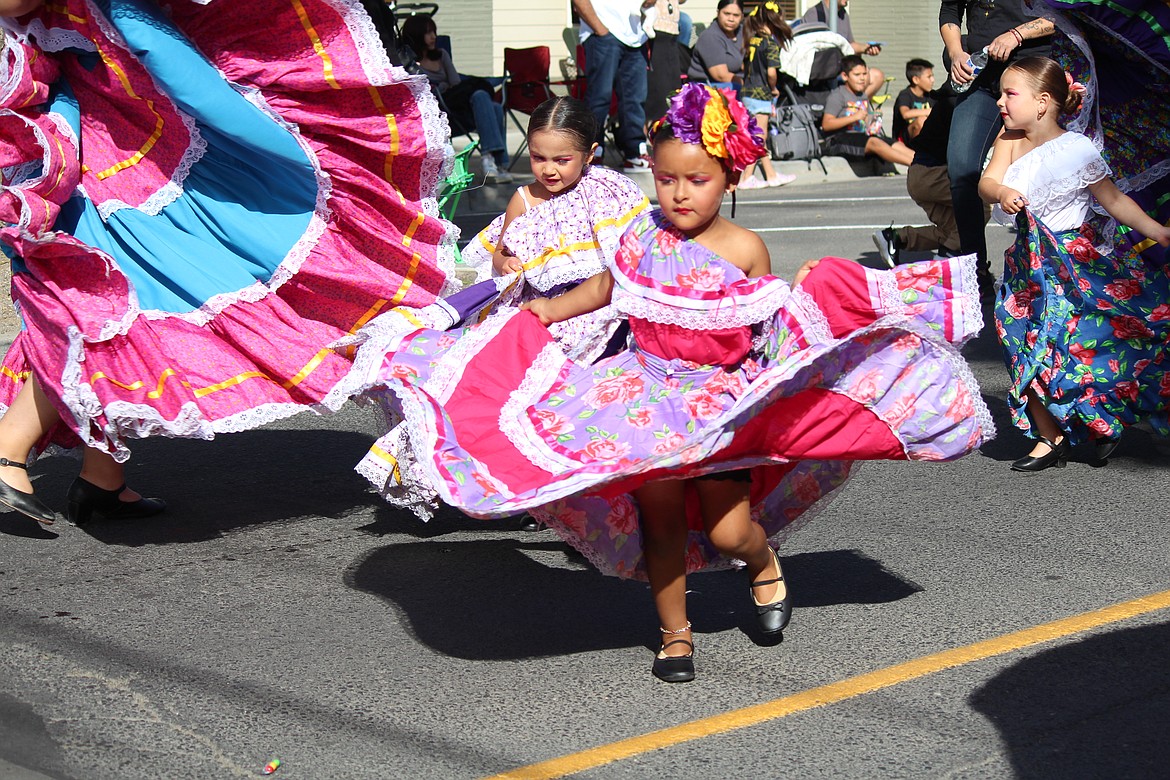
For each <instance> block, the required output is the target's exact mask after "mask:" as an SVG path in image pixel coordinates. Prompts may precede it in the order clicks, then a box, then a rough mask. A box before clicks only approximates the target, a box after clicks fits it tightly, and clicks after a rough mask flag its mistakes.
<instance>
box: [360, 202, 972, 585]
mask: <svg viewBox="0 0 1170 780" xmlns="http://www.w3.org/2000/svg"><path fill="white" fill-rule="evenodd" d="M611 270H612V273H613V277H614V290H613V299H612V305H613V306H614V307H615V308H616V309H617V310H618V311H619V312H621V314H622V315H623V316H625V317H626V318H627V319H628V320H629V322H630V328H631V343H630V346H629V348H628V349H627V350H625V351H623V352H621V353H619V354H617V355H615V356H612V357H609V358H604V359H602V360H600V361H598V362H597V363H595V364H592V365H582V364H578V363H575V362H574V361H572V360H570V359H568V358H566V356H565V354H564V351H563V350H562V349H561V347H560V346H559V345H558V344H557V342H556V341H555V339H553V338H552V337H551V336H550V334H549V332H548V330H547V329H546V328H545V327H544V326H542V325H541V324H540V322H539V321H538V320H537V319H536V317H534V316H533V315H532V314H531V313H528V312H516V313H515V314H514V315H512V316H509V317H493V318H492V319H491V320H490V321H489V322H487V323H484V325H482V326H479V327H470V328H466V329H464V330H462V331H459V332H436V331H430V330H419V331H416V332H414V333H412V334H409V335H407V336H405V337H404V338H402V339H401V341H400V342H399V343H398V344H397V345H396V349H395V351H393V352H391V353H389V354H387V355H386V356H385V360H384V363H383V365H382V367H381V369H380V372H379V377H380V381H381V382H382V383H383V384H384V385H385V387H386V392H385V395H387V396H388V397H390V398H391V402H392V404H393V405H394V406H395V407H396V408H397V409H398V410H399V411H400V412H401V414H402V416H403V418H404V420H405V422H404V424H403V425H402V426H401V429H402V430H403V431H405V441H406V442H408V443H409V450H410V456H411V457H410V459H409V461H405V462H404V461H403V460H401V459H397V458H395V457H393V456H391V455H389V453H388V451H387V448H386V447H385V446H384V442H383V441H381V440H380V441H379V442H378V443H377V444H375V446H374V447H373V448H372V449H371V451H370V453H369V454H368V455H367V456H366V458H365V459H364V460H363V461H362V462H361V463H360V464H359V466H358V471H359V472H361V473H362V474H364V475H365V476H367V477H368V478H369V479H370V480H371V481H372V482H374V484H375V485H376V486H377V487H378V488H379V490H381V491H382V492H383V494H384V495H385V496H386V497H387V498H388V500H390V501H392V502H394V503H398V504H403V505H408V506H411V507H412V508H414V509H416V511H419V512H420V514H425V513H426V512H427V511H428V508H429V507H428V502H433V501H435V500H436V499H438V500H441V501H443V502H445V503H448V504H450V505H452V506H455V507H458V508H459V509H461V510H463V511H464V512H466V513H468V514H470V515H473V516H476V517H484V518H492V517H502V516H508V515H512V514H515V513H517V512H519V511H522V510H529V511H531V512H532V513H533V514H534V515H535V516H536V517H538V518H539V519H541V520H544V521H546V522H548V523H549V524H550V525H551V526H552V527H553V528H554V529H555V530H556V531H557V533H558V534H560V535H561V536H562V537H563V538H564V539H565V540H566V541H568V542H569V543H570V544H572V545H573V546H574V547H576V548H577V549H578V550H580V551H581V552H582V553H583V554H584V555H585V556H586V557H587V558H588V559H589V560H590V561H592V562H593V563H594V564H595V565H596V566H597V567H598V568H599V569H600V570H601V571H603V572H605V573H608V574H616V575H618V576H622V577H631V576H637V577H644V576H645V572H644V568H643V564H642V552H641V539H640V529H639V522H638V511H637V506H636V504H635V502H634V500H633V498H632V497H631V496H630V490H632V489H633V488H635V487H637V486H638V485H640V484H643V483H645V482H647V481H651V480H657V479H679V478H687V477H694V476H700V475H703V474H710V473H715V472H720V471H727V470H733V469H750V470H751V474H752V487H751V501H752V514H753V517H755V518H756V519H757V520H758V521H759V522H760V523H761V524H762V525H763V526H764V528H765V530H766V531H767V533H768V536H769V537H770V538H771V539H772V540H773V541H778V540H779V539H780V538H781V537H782V536H783V535H785V534H787V533H788V532H790V531H791V530H792V529H793V528H794V527H795V525H794V524H795V521H797V520H798V519H799V518H801V517H802V516H804V517H807V516H809V515H808V510H810V509H811V508H813V507H815V506H817V505H818V504H820V503H822V502H824V501H826V500H827V499H828V498H829V497H830V496H831V495H832V494H833V493H834V492H835V491H836V490H837V489H838V488H840V487H841V485H842V484H843V483H844V481H845V479H846V477H847V476H848V474H849V470H850V466H851V461H854V460H861V459H877V458H890V459H907V458H910V459H919V460H947V459H952V458H957V457H959V456H961V455H963V454H965V453H967V452H970V451H971V450H972V449H974V448H975V447H977V446H979V444H980V443H981V442H982V441H983V440H984V439H985V438H987V437H988V436H990V435H991V433H992V425H991V422H990V417H989V415H988V413H987V410H986V409H985V408H984V406H983V403H982V401H981V400H980V395H979V391H978V388H977V387H976V386H975V383H974V380H973V378H972V376H971V374H970V372H969V371H968V369H967V366H966V364H965V363H964V361H963V359H962V358H961V357H960V356H959V354H958V352H957V350H956V349H955V348H954V346H952V342H961V341H963V340H964V339H966V338H967V337H969V336H971V335H972V334H974V333H975V332H977V331H978V329H979V327H980V325H981V323H982V319H981V314H980V309H979V302H978V296H977V292H976V291H977V286H976V284H975V279H974V264H973V261H972V258H970V257H968V258H962V259H956V260H948V261H934V262H930V263H920V264H916V265H909V266H903V267H900V268H898V269H897V270H895V271H889V272H885V271H883V272H876V271H870V270H867V269H864V268H862V267H861V266H859V265H857V264H855V263H852V262H849V261H846V260H839V259H833V258H827V259H825V260H823V261H822V262H821V264H820V265H819V266H818V267H817V268H816V269H815V270H814V271H813V272H812V273H811V274H810V275H809V276H808V278H807V279H806V280H805V281H804V283H802V285H800V286H799V287H797V288H795V289H790V288H789V286H788V285H787V284H786V283H785V282H784V281H783V280H781V279H778V278H776V277H772V276H765V277H760V278H751V279H749V278H746V277H745V276H744V274H743V272H742V271H740V270H739V269H738V268H737V267H735V266H734V265H732V264H731V263H729V262H727V261H726V260H724V259H722V258H720V257H718V256H716V255H714V254H713V253H711V252H710V251H709V250H707V249H705V248H704V247H702V246H701V245H699V244H697V243H695V242H693V241H689V240H688V239H687V238H686V237H685V236H684V235H683V234H681V233H680V232H679V231H678V230H677V229H675V228H674V227H673V226H672V225H670V223H669V222H667V221H666V220H665V219H664V218H663V216H662V214H661V212H659V211H653V212H649V213H647V214H644V215H643V216H641V217H639V219H638V220H637V221H636V222H635V223H634V225H633V226H632V227H631V229H630V230H629V231H628V232H627V233H626V235H625V237H624V238H623V240H622V246H621V249H620V250H619V251H618V254H617V258H616V259H615V261H614V264H613V266H612V269H611ZM402 443H403V440H401V439H398V440H395V441H394V442H393V444H394V445H395V446H398V445H401V444H402ZM400 454H401V453H400ZM689 503H690V504H691V505H693V504H694V503H695V502H689ZM693 508H694V507H693V506H692V507H691V509H693ZM690 511H691V510H690V509H688V512H690ZM688 523H689V525H690V528H691V532H690V539H689V546H688V549H687V567H688V570H690V571H694V570H698V569H702V568H706V567H709V566H712V565H719V564H723V565H726V564H727V563H728V561H726V560H722V559H720V557H719V556H718V553H717V552H716V551H715V550H714V548H713V547H712V546H711V545H710V543H709V541H708V540H707V538H706V536H705V534H703V532H702V530H701V529H702V523H701V522H700V519H699V517H698V514H697V511H696V512H694V516H689V517H688Z"/></svg>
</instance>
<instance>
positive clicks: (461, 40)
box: [435, 0, 503, 76]
mask: <svg viewBox="0 0 1170 780" xmlns="http://www.w3.org/2000/svg"><path fill="white" fill-rule="evenodd" d="M493 18H494V14H493V13H492V0H442V2H441V3H439V11H438V13H436V14H435V27H436V28H437V29H438V31H439V34H440V35H450V36H451V59H452V61H454V63H455V67H456V69H458V70H459V72H460V73H469V74H471V75H474V76H492V75H495V74H497V73H499V72H500V71H499V69H498V68H497V67H496V63H495V62H494V61H493V58H492V51H493V50H494V49H495V44H494V41H493V27H494V25H493ZM500 51H501V52H502V51H503V48H502V47H501V49H500Z"/></svg>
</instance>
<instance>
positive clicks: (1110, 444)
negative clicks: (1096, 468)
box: [1093, 436, 1121, 465]
mask: <svg viewBox="0 0 1170 780" xmlns="http://www.w3.org/2000/svg"><path fill="white" fill-rule="evenodd" d="M1118 444H1121V437H1120V436H1118V437H1116V438H1114V439H1097V441H1096V442H1094V444H1093V455H1094V456H1095V457H1096V458H1097V461H1098V462H1099V463H1101V465H1105V464H1104V462H1103V461H1106V460H1108V459H1109V456H1110V455H1112V454H1113V451H1114V450H1115V449H1117V445H1118Z"/></svg>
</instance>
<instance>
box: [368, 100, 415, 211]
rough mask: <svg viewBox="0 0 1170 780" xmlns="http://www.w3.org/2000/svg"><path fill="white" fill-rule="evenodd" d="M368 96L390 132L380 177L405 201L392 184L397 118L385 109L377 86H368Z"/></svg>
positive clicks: (396, 187)
mask: <svg viewBox="0 0 1170 780" xmlns="http://www.w3.org/2000/svg"><path fill="white" fill-rule="evenodd" d="M368 89H369V92H370V97H372V98H373V100H374V106H375V107H377V109H378V110H379V111H381V112H382V116H384V117H385V118H386V129H387V130H388V131H389V132H390V152H389V154H387V155H386V162H385V164H383V166H382V178H384V179H385V180H386V181H388V182H390V184H391V185H392V186H393V187H394V192H395V193H396V194H397V195H398V199H399V200H400V201H401V202H403V203H405V202H406V198H405V197H403V195H402V192H401V191H400V190H399V189H398V186H397V185H395V184H394V158H396V157H397V156H398V145H399V138H398V119H397V118H396V117H395V116H394V114H393V113H392V112H390V111H387V110H386V104H385V103H383V102H382V93H381V92H379V91H378V88H377V87H375V86H373V85H371V86H369V87H368Z"/></svg>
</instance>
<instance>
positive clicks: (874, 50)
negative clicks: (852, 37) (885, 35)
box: [863, 43, 882, 57]
mask: <svg viewBox="0 0 1170 780" xmlns="http://www.w3.org/2000/svg"><path fill="white" fill-rule="evenodd" d="M881 53H882V47H881V46H879V45H878V44H876V43H874V44H871V45H869V46H866V47H865V51H864V52H863V54H865V56H866V57H876V56H878V55H879V54H881Z"/></svg>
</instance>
